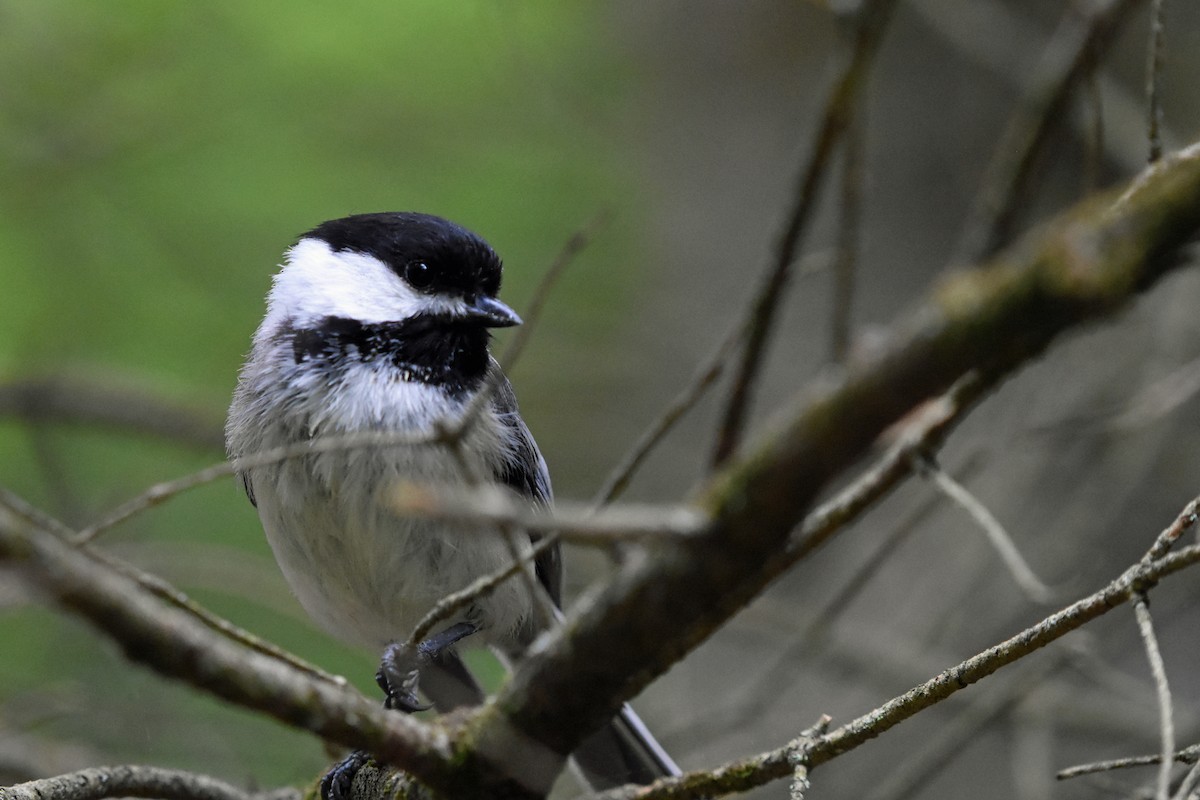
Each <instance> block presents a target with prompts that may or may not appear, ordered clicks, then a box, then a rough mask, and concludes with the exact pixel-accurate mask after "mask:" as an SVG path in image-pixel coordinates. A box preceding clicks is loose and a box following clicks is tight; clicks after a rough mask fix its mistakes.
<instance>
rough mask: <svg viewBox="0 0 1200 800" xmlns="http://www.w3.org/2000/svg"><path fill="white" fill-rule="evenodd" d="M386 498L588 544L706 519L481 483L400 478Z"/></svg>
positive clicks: (691, 511)
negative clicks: (555, 499)
mask: <svg viewBox="0 0 1200 800" xmlns="http://www.w3.org/2000/svg"><path fill="white" fill-rule="evenodd" d="M387 503H388V505H389V507H390V508H391V509H392V510H393V511H395V512H396V513H397V514H400V515H402V516H408V517H431V518H434V519H442V520H453V521H456V522H466V523H470V524H472V525H474V526H477V528H478V529H477V531H476V533H477V534H478V535H480V536H488V535H492V534H494V533H495V531H494V530H488V529H487V528H486V527H485V526H489V525H491V526H495V525H505V526H509V527H515V528H522V529H524V530H527V531H530V532H536V533H542V534H549V533H557V534H558V537H559V539H560V540H561V541H564V542H571V543H573V544H582V545H590V546H592V547H597V546H599V547H611V546H613V545H616V544H620V543H621V542H624V541H630V540H632V541H639V540H646V539H660V538H661V539H676V538H680V537H687V536H690V535H692V534H694V533H696V532H698V531H700V530H701V529H702V528H703V527H704V525H705V523H707V522H708V520H707V518H705V516H704V515H703V514H702V513H700V512H699V511H698V510H697V509H696V508H693V507H690V506H671V505H661V504H655V505H638V504H625V505H620V506H610V507H606V508H602V509H596V508H593V507H590V506H585V505H579V504H575V503H570V502H560V503H558V504H557V505H556V506H555V507H554V508H553V509H549V508H545V507H538V506H532V505H530V504H529V502H528V501H526V500H523V499H521V498H519V497H517V495H516V494H514V493H513V492H512V491H510V490H509V489H506V488H502V487H498V486H488V485H485V484H479V485H476V486H453V487H451V486H435V485H433V484H428V483H413V482H411V481H400V482H398V483H397V484H396V487H395V489H394V490H392V492H391V493H390V494H389V495H388V496H387Z"/></svg>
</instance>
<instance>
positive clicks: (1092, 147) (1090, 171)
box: [1083, 70, 1105, 194]
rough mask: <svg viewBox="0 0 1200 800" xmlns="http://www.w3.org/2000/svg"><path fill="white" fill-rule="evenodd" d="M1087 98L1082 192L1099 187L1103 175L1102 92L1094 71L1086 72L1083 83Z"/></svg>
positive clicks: (1088, 192)
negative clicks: (1085, 81)
mask: <svg viewBox="0 0 1200 800" xmlns="http://www.w3.org/2000/svg"><path fill="white" fill-rule="evenodd" d="M1084 86H1085V89H1086V91H1085V93H1084V96H1085V97H1086V99H1087V123H1086V124H1087V128H1086V130H1085V131H1084V132H1083V192H1084V194H1090V193H1092V192H1094V191H1096V190H1097V189H1099V188H1100V184H1101V182H1102V180H1103V176H1104V149H1105V142H1104V92H1102V91H1101V90H1100V79H1099V78H1098V77H1097V75H1096V71H1095V70H1092V71H1091V72H1089V73H1088V76H1087V83H1086V84H1084Z"/></svg>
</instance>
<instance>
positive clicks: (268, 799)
mask: <svg viewBox="0 0 1200 800" xmlns="http://www.w3.org/2000/svg"><path fill="white" fill-rule="evenodd" d="M109 797H152V798H162V800H300V792H299V791H297V790H295V789H277V790H275V791H271V792H249V791H245V790H244V789H239V788H238V787H236V786H233V785H231V784H228V783H225V782H224V781H220V780H217V779H216V778H211V777H209V776H207V775H198V774H196V773H194V772H185V771H183V770H177V769H162V768H161V767H143V766H132V765H130V766H119V767H92V768H90V769H83V770H80V771H78V772H72V773H69V774H67V775H58V776H56V777H53V778H44V779H42V780H36V781H30V782H28V783H20V784H17V785H16V786H8V787H0V800H104V799H105V798H109Z"/></svg>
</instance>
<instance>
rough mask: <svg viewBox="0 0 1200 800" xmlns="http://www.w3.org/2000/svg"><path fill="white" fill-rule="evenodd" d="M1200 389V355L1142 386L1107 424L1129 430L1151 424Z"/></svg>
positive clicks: (1112, 429)
mask: <svg viewBox="0 0 1200 800" xmlns="http://www.w3.org/2000/svg"><path fill="white" fill-rule="evenodd" d="M1197 392H1200V358H1195V359H1192V360H1191V361H1189V362H1187V363H1186V364H1184V365H1182V366H1180V367H1178V368H1177V369H1174V370H1172V371H1171V372H1170V373H1169V374H1168V375H1165V376H1163V377H1162V378H1159V379H1158V380H1156V381H1154V382H1153V383H1151V384H1150V385H1148V386H1146V387H1144V388H1142V389H1139V390H1138V393H1137V394H1136V395H1135V396H1134V397H1133V398H1132V399H1131V400H1130V401H1129V403H1128V404H1127V405H1126V407H1125V409H1124V410H1122V411H1121V412H1120V413H1118V414H1117V415H1116V416H1114V417H1112V418H1111V419H1110V420H1108V422H1107V423H1106V425H1105V427H1106V428H1107V429H1108V430H1110V431H1128V430H1133V429H1136V428H1140V427H1142V426H1144V425H1149V424H1150V423H1152V422H1155V421H1156V420H1159V419H1161V418H1162V417H1164V416H1166V415H1167V414H1170V413H1171V412H1172V411H1174V410H1176V409H1177V408H1179V407H1180V406H1182V405H1183V404H1184V403H1186V402H1187V401H1188V400H1190V399H1191V398H1193V397H1195V396H1196V393H1197Z"/></svg>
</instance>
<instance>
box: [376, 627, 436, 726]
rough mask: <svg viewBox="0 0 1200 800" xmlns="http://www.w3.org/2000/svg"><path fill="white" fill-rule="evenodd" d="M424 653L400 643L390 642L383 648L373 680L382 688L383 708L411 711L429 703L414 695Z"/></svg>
mask: <svg viewBox="0 0 1200 800" xmlns="http://www.w3.org/2000/svg"><path fill="white" fill-rule="evenodd" d="M423 656H424V654H423V653H421V652H420V651H419V650H417V651H414V650H413V649H412V648H411V647H408V646H407V645H403V644H391V645H388V647H387V649H386V650H384V651H383V658H382V659H381V661H380V663H379V671H378V672H376V673H375V682H376V683H377V684H379V688H380V689H382V690H383V696H384V698H385V700H384V701H383V707H384V708H390V709H394V710H396V711H403V712H404V713H406V714H412V713H413V712H416V711H425V710H426V709H428V708H430V707H431V706H430V705H428V704H426V703H422V702H421V701H420V700H419V699H418V697H417V690H418V688H419V683H420V679H421V662H422V660H423Z"/></svg>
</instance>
